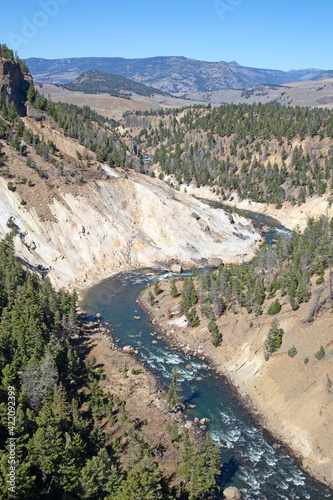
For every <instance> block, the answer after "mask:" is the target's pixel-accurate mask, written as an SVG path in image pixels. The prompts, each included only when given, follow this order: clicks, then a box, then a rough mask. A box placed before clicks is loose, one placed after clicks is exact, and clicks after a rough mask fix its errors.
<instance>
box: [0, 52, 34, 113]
mask: <svg viewBox="0 0 333 500" xmlns="http://www.w3.org/2000/svg"><path fill="white" fill-rule="evenodd" d="M28 88H29V81H28V79H26V78H24V76H23V74H22V71H21V68H20V65H19V64H18V63H17V62H15V61H10V60H8V59H4V58H2V57H0V95H1V99H2V100H6V99H8V100H9V102H13V103H14V106H15V109H16V111H17V113H18V114H19V115H20V116H25V115H26V109H25V105H24V103H25V101H26V100H27V96H26V93H27V90H28Z"/></svg>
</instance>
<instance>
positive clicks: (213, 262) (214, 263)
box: [208, 257, 223, 267]
mask: <svg viewBox="0 0 333 500" xmlns="http://www.w3.org/2000/svg"><path fill="white" fill-rule="evenodd" d="M208 265H209V267H220V266H223V260H222V259H220V258H219V257H211V258H210V259H208Z"/></svg>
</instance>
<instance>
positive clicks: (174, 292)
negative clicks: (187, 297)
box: [170, 280, 178, 298]
mask: <svg viewBox="0 0 333 500" xmlns="http://www.w3.org/2000/svg"><path fill="white" fill-rule="evenodd" d="M170 295H171V297H173V298H175V297H178V290H177V286H176V283H175V280H173V281H172V285H171V289H170Z"/></svg>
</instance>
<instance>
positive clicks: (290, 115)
mask: <svg viewBox="0 0 333 500" xmlns="http://www.w3.org/2000/svg"><path fill="white" fill-rule="evenodd" d="M136 115H137V116H132V115H127V116H126V117H125V118H124V125H125V126H127V127H129V128H130V129H131V130H132V134H133V135H135V137H136V143H137V145H138V147H139V148H142V149H144V150H147V151H149V152H150V153H151V155H153V160H152V170H154V169H155V171H156V168H158V169H159V170H160V174H159V175H160V177H161V178H164V177H166V178H167V179H168V181H169V182H172V183H173V184H175V185H176V186H177V185H179V184H181V183H185V184H189V183H191V182H192V181H193V182H195V184H196V185H197V186H205V185H208V186H211V187H213V192H215V193H216V194H217V195H220V196H221V198H222V199H224V200H225V199H229V198H230V197H232V196H233V195H235V194H237V195H238V197H239V198H240V199H245V198H249V199H251V200H254V201H257V202H268V203H274V204H276V205H277V206H280V205H281V203H283V202H284V201H285V200H288V201H290V202H291V203H292V204H296V203H298V204H301V203H304V202H305V201H306V199H307V198H309V197H311V196H313V195H314V194H317V195H320V196H321V195H323V194H325V193H330V192H331V189H332V180H333V112H332V111H329V110H323V109H315V110H312V109H309V108H302V107H296V108H291V107H281V106H279V105H276V104H267V105H265V106H264V105H261V104H256V105H246V104H239V105H223V106H220V107H218V108H214V109H211V108H210V106H208V107H198V106H195V107H192V108H187V109H181V110H180V109H179V110H169V112H166V111H163V110H159V111H154V112H151V113H147V112H144V113H143V116H142V118H141V123H142V124H143V126H142V128H141V129H140V120H139V118H140V116H139V115H140V113H137V114H136ZM135 119H136V120H137V127H136V128H135ZM155 171H154V173H155ZM170 175H171V176H172V178H170V177H169V176H170Z"/></svg>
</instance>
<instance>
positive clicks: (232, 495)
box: [223, 486, 242, 500]
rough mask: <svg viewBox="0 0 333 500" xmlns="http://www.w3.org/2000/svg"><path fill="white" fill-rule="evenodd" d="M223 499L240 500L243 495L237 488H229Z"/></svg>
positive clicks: (225, 491)
mask: <svg viewBox="0 0 333 500" xmlns="http://www.w3.org/2000/svg"><path fill="white" fill-rule="evenodd" d="M223 498H226V500H240V499H241V498H242V494H241V492H240V491H239V489H238V488H235V486H229V488H226V489H225V490H224V491H223Z"/></svg>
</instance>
